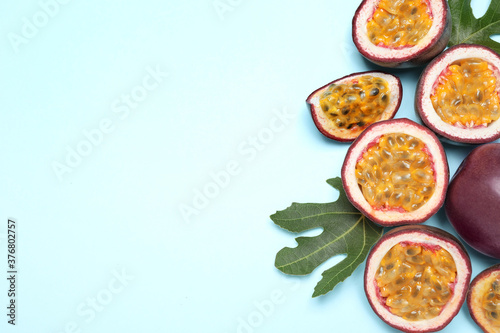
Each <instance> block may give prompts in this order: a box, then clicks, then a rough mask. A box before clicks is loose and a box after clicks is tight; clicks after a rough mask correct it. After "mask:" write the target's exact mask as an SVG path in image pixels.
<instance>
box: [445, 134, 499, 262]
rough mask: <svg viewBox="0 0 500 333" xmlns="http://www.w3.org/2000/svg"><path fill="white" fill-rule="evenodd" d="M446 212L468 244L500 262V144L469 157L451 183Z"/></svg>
mask: <svg viewBox="0 0 500 333" xmlns="http://www.w3.org/2000/svg"><path fill="white" fill-rule="evenodd" d="M445 210H446V215H447V216H448V219H449V220H450V222H451V224H452V225H453V227H454V228H455V230H456V231H457V233H458V234H459V235H460V237H461V238H462V239H463V240H464V241H465V242H466V243H467V244H469V245H470V246H471V247H473V248H474V249H476V250H477V251H479V252H481V253H483V254H486V255H488V256H491V257H494V258H497V259H500V143H488V144H484V145H482V146H479V147H477V148H475V149H474V150H472V151H471V152H470V154H469V155H467V157H466V158H465V159H464V161H463V162H462V164H461V165H460V166H459V167H458V169H457V171H456V172H455V175H454V176H453V178H452V180H451V182H450V186H449V187H448V194H447V195H446V203H445Z"/></svg>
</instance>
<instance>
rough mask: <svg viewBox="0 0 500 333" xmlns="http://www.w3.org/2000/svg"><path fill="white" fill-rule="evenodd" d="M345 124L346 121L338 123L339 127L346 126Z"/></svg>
mask: <svg viewBox="0 0 500 333" xmlns="http://www.w3.org/2000/svg"><path fill="white" fill-rule="evenodd" d="M344 125H345V124H344V123H338V124H337V126H338V127H344Z"/></svg>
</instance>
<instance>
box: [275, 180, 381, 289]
mask: <svg viewBox="0 0 500 333" xmlns="http://www.w3.org/2000/svg"><path fill="white" fill-rule="evenodd" d="M327 182H328V184H330V185H331V186H333V187H334V188H336V189H337V190H338V191H339V198H338V200H337V201H335V202H331V203H323V204H311V203H309V204H299V203H293V204H292V205H291V206H290V207H288V208H287V209H285V210H282V211H278V212H276V213H275V214H273V215H271V219H272V220H273V222H274V223H276V224H277V225H278V226H280V227H282V228H284V229H286V230H288V231H290V232H293V233H300V232H304V231H306V230H312V229H317V228H322V229H323V231H322V233H321V234H320V235H318V236H314V237H298V238H296V239H295V240H296V241H297V244H298V246H297V247H295V248H289V247H285V248H283V249H281V250H280V251H279V252H278V254H277V255H276V261H275V266H276V268H278V269H279V270H280V271H282V272H283V273H286V274H292V275H306V274H309V273H311V272H312V271H313V270H314V269H315V268H316V267H318V266H319V265H320V264H322V263H323V262H325V261H326V260H328V259H329V258H331V257H333V256H336V255H339V254H346V255H347V257H346V258H345V259H344V260H342V261H341V262H339V263H337V264H336V265H334V266H333V267H331V268H329V269H328V270H326V271H324V272H323V277H322V279H321V280H320V281H319V282H318V284H317V285H316V287H315V288H314V293H313V297H316V296H320V295H324V294H326V293H328V292H329V291H331V290H332V289H333V288H334V287H335V286H336V285H337V284H338V283H340V282H342V281H344V280H345V279H346V278H347V277H349V276H350V275H351V274H352V273H353V272H354V270H355V269H356V268H357V267H358V266H359V265H360V264H361V263H363V261H364V260H365V258H366V256H367V255H368V251H369V250H370V248H371V247H372V246H373V244H375V243H376V242H377V241H378V240H379V238H380V237H381V236H382V233H383V228H382V227H379V226H378V225H376V224H375V223H373V222H372V221H370V220H368V219H367V218H366V217H365V216H364V215H362V214H361V213H360V212H359V211H358V210H357V209H356V208H355V207H354V206H353V205H352V204H351V203H350V202H349V200H348V199H347V196H346V194H345V192H344V189H343V188H342V182H341V180H340V178H338V177H337V178H333V179H329V180H327Z"/></svg>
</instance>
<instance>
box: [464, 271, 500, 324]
mask: <svg viewBox="0 0 500 333" xmlns="http://www.w3.org/2000/svg"><path fill="white" fill-rule="evenodd" d="M467 307H468V308H469V313H470V315H471V317H472V319H473V320H474V321H475V322H476V324H477V325H478V326H479V327H481V329H482V330H483V332H486V333H498V332H500V264H497V265H494V266H491V267H490V268H487V269H485V270H484V271H482V272H481V273H479V274H478V275H477V276H476V277H475V278H474V280H472V283H471V285H470V288H469V293H468V295H467Z"/></svg>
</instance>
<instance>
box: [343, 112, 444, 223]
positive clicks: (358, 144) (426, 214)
mask: <svg viewBox="0 0 500 333" xmlns="http://www.w3.org/2000/svg"><path fill="white" fill-rule="evenodd" d="M388 133H405V134H407V135H411V136H413V137H415V138H418V139H420V140H421V141H423V143H424V144H425V149H426V151H427V152H428V154H429V155H430V157H431V159H432V166H433V169H434V186H435V188H434V193H433V194H432V196H431V197H430V198H429V200H428V201H427V202H426V203H425V204H424V205H423V206H421V207H420V208H418V209H416V210H414V211H401V210H397V209H377V208H374V207H372V206H371V205H370V204H369V203H368V201H367V200H366V199H365V197H364V195H363V193H362V191H361V189H360V186H359V184H358V182H357V179H356V176H355V170H356V164H357V162H358V161H359V159H360V158H361V157H362V156H363V153H364V152H365V151H366V150H367V147H369V146H371V145H373V143H374V142H377V141H378V140H379V138H380V137H381V136H382V135H384V134H388ZM341 175H342V182H343V186H344V190H345V191H346V195H347V197H348V199H349V201H350V202H351V203H352V204H353V206H355V207H356V208H357V209H358V210H359V211H360V212H362V213H363V215H365V216H367V217H368V218H369V219H370V220H372V221H373V222H375V223H377V224H379V225H381V226H385V227H391V226H400V225H406V224H420V223H423V222H425V221H426V220H428V219H429V218H430V217H431V216H433V215H434V214H435V213H436V212H437V211H438V210H439V209H440V208H441V206H443V204H444V201H445V197H446V190H447V188H448V183H449V168H448V160H447V158H446V153H445V151H444V148H443V146H442V144H441V142H440V141H439V139H438V138H437V136H436V135H435V134H434V133H433V132H432V131H431V130H429V129H428V128H426V127H424V126H422V125H420V124H417V123H415V122H414V121H412V120H409V119H406V118H401V119H391V120H385V121H381V122H377V123H375V124H372V125H370V126H369V127H368V128H367V129H366V130H365V131H363V133H361V135H360V136H359V137H358V138H357V139H356V140H355V141H354V143H353V144H352V145H351V146H350V147H349V149H348V151H347V154H346V157H345V160H344V164H343V165H342V170H341Z"/></svg>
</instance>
